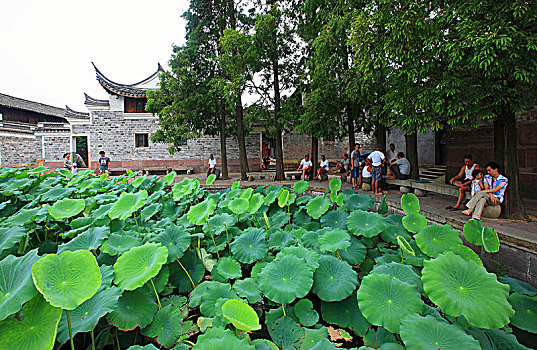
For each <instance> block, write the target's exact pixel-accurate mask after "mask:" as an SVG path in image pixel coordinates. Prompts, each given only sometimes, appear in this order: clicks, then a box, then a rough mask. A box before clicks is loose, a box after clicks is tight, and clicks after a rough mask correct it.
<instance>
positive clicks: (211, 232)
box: [207, 221, 220, 259]
mask: <svg viewBox="0 0 537 350" xmlns="http://www.w3.org/2000/svg"><path fill="white" fill-rule="evenodd" d="M207 227H208V228H209V233H210V234H211V238H212V239H213V244H214V249H215V250H216V256H217V257H218V259H220V254H218V248H217V247H216V242H215V241H214V236H213V231H212V230H211V225H209V221H207Z"/></svg>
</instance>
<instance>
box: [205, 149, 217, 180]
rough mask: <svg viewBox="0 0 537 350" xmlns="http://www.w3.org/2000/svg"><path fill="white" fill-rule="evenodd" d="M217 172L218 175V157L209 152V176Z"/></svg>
mask: <svg viewBox="0 0 537 350" xmlns="http://www.w3.org/2000/svg"><path fill="white" fill-rule="evenodd" d="M211 174H215V175H216V159H215V158H214V156H213V154H212V153H211V154H209V166H208V167H207V177H209V175H211Z"/></svg>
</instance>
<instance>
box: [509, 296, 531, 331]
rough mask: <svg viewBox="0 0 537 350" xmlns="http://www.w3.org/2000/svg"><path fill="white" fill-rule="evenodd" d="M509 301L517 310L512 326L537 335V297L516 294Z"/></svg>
mask: <svg viewBox="0 0 537 350" xmlns="http://www.w3.org/2000/svg"><path fill="white" fill-rule="evenodd" d="M508 300H509V303H510V304H511V305H512V306H513V309H515V314H514V315H513V316H512V317H511V324H512V325H513V326H515V327H518V328H520V329H523V330H525V331H528V332H531V333H537V296H534V297H530V296H527V295H524V294H521V293H518V292H515V293H513V294H511V295H510V296H509V298H508Z"/></svg>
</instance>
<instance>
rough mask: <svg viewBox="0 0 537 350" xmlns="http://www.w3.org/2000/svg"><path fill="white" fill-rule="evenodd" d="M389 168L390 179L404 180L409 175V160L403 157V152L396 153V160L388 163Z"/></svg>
mask: <svg viewBox="0 0 537 350" xmlns="http://www.w3.org/2000/svg"><path fill="white" fill-rule="evenodd" d="M390 170H391V171H392V174H391V176H389V178H390V179H392V180H393V179H399V180H406V179H408V176H409V175H410V162H409V161H408V159H406V158H405V154H404V153H403V152H399V153H397V160H394V161H393V162H391V163H390Z"/></svg>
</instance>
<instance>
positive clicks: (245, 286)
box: [233, 278, 263, 304]
mask: <svg viewBox="0 0 537 350" xmlns="http://www.w3.org/2000/svg"><path fill="white" fill-rule="evenodd" d="M233 290H234V291H235V293H237V295H238V296H240V297H243V298H246V299H248V302H250V304H253V303H257V302H260V301H261V300H263V296H262V295H261V292H260V291H259V285H258V284H257V282H256V281H255V280H254V279H252V278H245V279H241V280H237V281H236V282H235V284H233Z"/></svg>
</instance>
